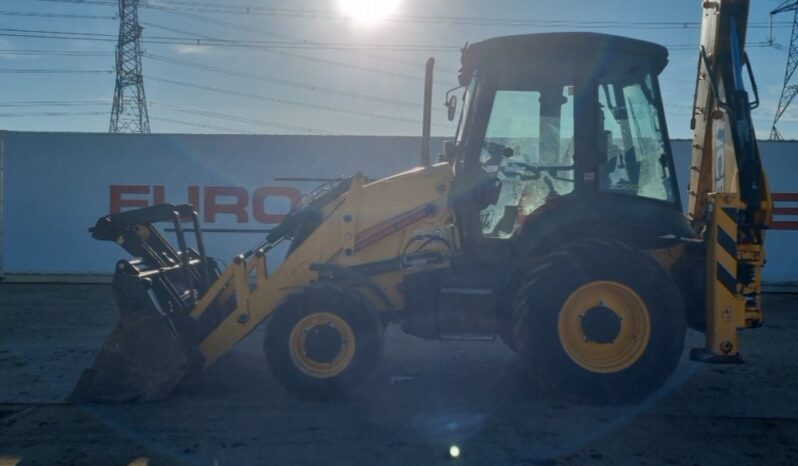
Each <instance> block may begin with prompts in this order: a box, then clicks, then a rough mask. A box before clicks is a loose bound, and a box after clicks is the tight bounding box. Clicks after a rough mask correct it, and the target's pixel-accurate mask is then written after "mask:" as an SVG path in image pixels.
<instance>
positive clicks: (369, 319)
mask: <svg viewBox="0 0 798 466" xmlns="http://www.w3.org/2000/svg"><path fill="white" fill-rule="evenodd" d="M381 327H382V326H381V324H380V321H379V318H378V316H377V315H376V313H374V312H372V311H371V310H370V309H369V307H368V305H367V304H366V303H365V302H364V301H363V300H362V299H360V298H359V297H358V296H356V295H354V294H350V293H346V292H345V291H343V290H340V289H337V288H333V287H327V286H320V285H312V286H308V287H307V288H305V289H304V290H302V291H300V292H299V293H296V294H294V295H292V296H289V297H288V298H287V299H286V301H285V302H284V303H283V304H282V305H280V307H279V308H278V309H277V310H276V311H275V313H274V316H273V317H272V318H271V319H270V320H269V322H268V324H267V327H266V335H265V340H264V351H265V354H266V360H267V362H268V363H269V367H270V368H271V371H272V373H273V374H274V377H275V378H276V379H277V381H278V382H280V383H281V384H282V385H283V386H284V387H285V388H286V389H288V391H290V392H292V393H295V394H298V395H302V396H309V397H314V398H330V397H340V396H345V395H347V394H350V393H352V392H353V391H356V390H357V389H358V388H360V387H361V386H362V385H363V383H364V382H365V380H366V379H367V377H368V376H369V375H370V373H371V372H372V369H373V368H374V366H375V365H376V363H377V361H378V360H379V358H380V354H381V353H382V328H381Z"/></svg>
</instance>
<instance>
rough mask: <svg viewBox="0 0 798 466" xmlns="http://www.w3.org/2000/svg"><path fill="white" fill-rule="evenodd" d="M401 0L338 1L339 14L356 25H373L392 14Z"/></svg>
mask: <svg viewBox="0 0 798 466" xmlns="http://www.w3.org/2000/svg"><path fill="white" fill-rule="evenodd" d="M399 3H401V0H338V6H339V8H340V9H341V12H342V13H343V14H345V15H346V16H348V17H350V18H352V19H353V20H355V21H357V22H358V23H363V24H373V23H376V22H378V21H380V20H382V19H385V18H387V17H388V16H390V15H391V14H393V13H394V12H395V11H396V9H397V8H398V7H399Z"/></svg>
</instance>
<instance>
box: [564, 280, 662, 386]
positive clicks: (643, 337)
mask: <svg viewBox="0 0 798 466" xmlns="http://www.w3.org/2000/svg"><path fill="white" fill-rule="evenodd" d="M558 334H559V339H560V344H561V345H562V349H563V350H564V351H565V352H566V353H567V354H568V356H569V357H570V358H571V360H572V361H573V362H574V363H576V364H578V365H579V366H581V367H583V368H584V369H586V370H588V371H590V372H596V373H605V374H607V373H613V372H619V371H622V370H624V369H626V368H628V367H630V366H632V365H633V364H634V363H636V362H637V361H638V360H639V359H640V357H641V356H642V355H643V353H645V351H646V347H647V346H648V341H649V337H650V335H651V319H650V316H649V311H648V308H647V307H646V305H645V303H644V302H643V300H642V298H640V296H639V295H638V294H637V293H636V292H635V291H634V290H632V289H631V288H629V287H628V286H626V285H624V284H622V283H618V282H614V281H607V280H598V281H594V282H590V283H587V284H585V285H583V286H582V287H580V288H578V289H576V290H574V292H573V293H571V295H570V296H569V297H568V299H566V301H565V303H564V304H563V306H562V308H561V309H560V315H559V321H558Z"/></svg>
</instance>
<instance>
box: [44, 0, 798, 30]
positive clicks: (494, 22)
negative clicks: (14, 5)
mask: <svg viewBox="0 0 798 466" xmlns="http://www.w3.org/2000/svg"><path fill="white" fill-rule="evenodd" d="M37 1H40V2H49V3H67V4H79V5H80V4H82V5H96V6H109V7H111V6H115V5H116V4H115V3H114V2H112V1H109V0H37ZM141 6H142V7H143V8H148V9H157V10H174V11H179V12H191V11H193V12H205V13H222V14H230V15H245V16H255V15H257V16H276V17H290V18H307V19H335V20H347V18H346V17H345V16H344V15H342V14H340V13H338V12H336V11H332V10H319V9H300V8H280V7H264V6H256V5H247V4H231V3H224V4H221V3H212V2H196V1H170V0H156V1H146V2H142V4H141ZM384 20H385V21H391V22H402V23H420V24H429V23H432V24H438V25H470V26H518V27H529V26H536V27H558V28H576V29H581V28H596V29H697V28H699V27H700V26H701V23H700V22H697V21H595V20H582V21H579V20H545V19H539V18H509V17H504V18H501V17H498V18H497V17H494V18H490V17H489V18H485V17H474V16H447V15H393V16H389V17H387V18H384ZM773 25H774V26H775V27H790V25H791V24H790V23H787V22H780V23H774V24H773ZM748 27H749V28H750V29H754V28H761V29H764V28H768V27H770V25H769V24H768V23H767V22H750V23H749V25H748Z"/></svg>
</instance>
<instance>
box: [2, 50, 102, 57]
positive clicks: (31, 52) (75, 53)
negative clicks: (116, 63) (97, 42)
mask: <svg viewBox="0 0 798 466" xmlns="http://www.w3.org/2000/svg"><path fill="white" fill-rule="evenodd" d="M0 55H48V56H64V57H95V56H96V57H99V56H108V55H114V53H113V52H95V51H83V50H42V49H0Z"/></svg>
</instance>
